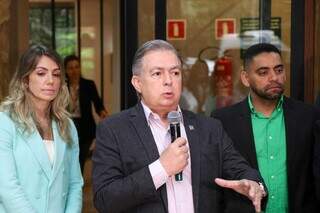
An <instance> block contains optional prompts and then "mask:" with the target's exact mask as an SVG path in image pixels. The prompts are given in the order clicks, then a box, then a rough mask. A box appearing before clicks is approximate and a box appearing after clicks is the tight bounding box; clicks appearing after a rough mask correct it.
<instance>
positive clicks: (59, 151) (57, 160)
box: [52, 121, 66, 181]
mask: <svg viewBox="0 0 320 213" xmlns="http://www.w3.org/2000/svg"><path fill="white" fill-rule="evenodd" d="M52 129H53V138H54V144H55V155H54V166H53V177H52V181H53V180H54V179H55V177H56V176H57V174H58V171H59V168H60V167H61V164H62V162H63V160H64V153H65V150H66V143H65V142H64V141H63V139H62V138H61V137H60V134H59V131H58V126H57V123H56V122H54V121H52Z"/></svg>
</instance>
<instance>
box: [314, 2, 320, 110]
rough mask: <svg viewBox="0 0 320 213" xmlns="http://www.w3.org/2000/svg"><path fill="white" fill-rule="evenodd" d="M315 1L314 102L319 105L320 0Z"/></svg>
mask: <svg viewBox="0 0 320 213" xmlns="http://www.w3.org/2000/svg"><path fill="white" fill-rule="evenodd" d="M314 2H315V8H316V9H315V16H316V17H315V56H314V58H315V60H314V63H315V64H314V69H315V72H314V74H315V76H314V85H315V86H314V89H315V90H314V94H315V96H316V104H317V105H318V106H320V42H319V39H318V37H319V35H320V1H314Z"/></svg>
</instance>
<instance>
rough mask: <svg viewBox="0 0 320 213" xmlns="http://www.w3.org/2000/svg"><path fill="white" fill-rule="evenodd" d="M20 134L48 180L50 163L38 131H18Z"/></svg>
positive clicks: (50, 172)
mask: <svg viewBox="0 0 320 213" xmlns="http://www.w3.org/2000/svg"><path fill="white" fill-rule="evenodd" d="M20 134H21V138H22V139H23V140H24V141H25V142H26V144H27V145H28V147H29V148H30V151H31V152H32V153H33V156H34V158H35V159H36V161H37V162H38V163H39V166H40V168H41V169H42V170H43V172H44V174H46V177H47V178H48V180H50V179H51V175H52V169H51V163H50V161H49V157H48V154H47V151H46V148H45V145H44V144H43V141H42V138H41V136H40V134H39V132H38V131H34V132H33V133H31V134H29V133H27V132H22V131H20ZM30 172H31V171H30Z"/></svg>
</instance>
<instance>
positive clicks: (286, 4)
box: [271, 0, 291, 96]
mask: <svg viewBox="0 0 320 213" xmlns="http://www.w3.org/2000/svg"><path fill="white" fill-rule="evenodd" d="M271 6H272V7H271V17H276V18H280V32H279V33H277V30H275V36H276V38H277V39H279V41H280V45H281V46H280V48H281V54H282V55H281V56H282V60H283V63H284V65H285V68H286V77H287V80H286V85H285V86H286V87H285V94H286V95H288V96H289V95H290V73H291V71H290V56H291V51H290V44H291V0H280V1H279V0H272V4H271ZM274 27H275V28H276V26H274ZM271 29H272V26H271Z"/></svg>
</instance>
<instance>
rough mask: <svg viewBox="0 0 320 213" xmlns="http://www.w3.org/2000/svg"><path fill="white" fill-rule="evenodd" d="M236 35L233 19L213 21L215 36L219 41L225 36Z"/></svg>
mask: <svg viewBox="0 0 320 213" xmlns="http://www.w3.org/2000/svg"><path fill="white" fill-rule="evenodd" d="M232 33H236V20H235V19H233V18H221V19H216V20H215V36H216V39H221V38H222V36H223V35H225V34H232Z"/></svg>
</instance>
